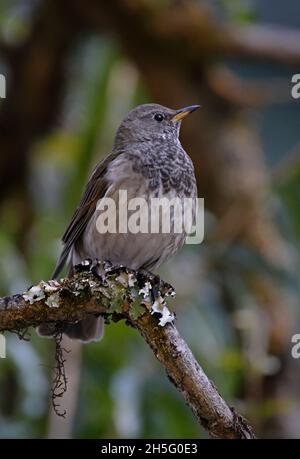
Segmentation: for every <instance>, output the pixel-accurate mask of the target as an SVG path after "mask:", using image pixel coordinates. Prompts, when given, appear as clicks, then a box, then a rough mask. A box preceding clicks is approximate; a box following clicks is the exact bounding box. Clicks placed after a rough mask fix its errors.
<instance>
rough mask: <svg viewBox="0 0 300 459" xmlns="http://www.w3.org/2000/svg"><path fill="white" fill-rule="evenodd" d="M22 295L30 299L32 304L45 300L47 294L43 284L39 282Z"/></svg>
mask: <svg viewBox="0 0 300 459" xmlns="http://www.w3.org/2000/svg"><path fill="white" fill-rule="evenodd" d="M22 296H23V298H24V300H25V301H29V303H30V304H33V303H35V302H36V301H40V300H43V299H44V298H45V296H46V295H45V292H44V290H43V289H42V287H41V285H40V284H38V285H34V286H33V287H31V288H30V289H29V290H27V292H25V293H23V295H22Z"/></svg>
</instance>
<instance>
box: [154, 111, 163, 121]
mask: <svg viewBox="0 0 300 459" xmlns="http://www.w3.org/2000/svg"><path fill="white" fill-rule="evenodd" d="M164 118H165V117H164V115H162V114H161V113H155V115H154V119H155V120H156V121H158V122H159V123H161V122H162V120H163V119H164Z"/></svg>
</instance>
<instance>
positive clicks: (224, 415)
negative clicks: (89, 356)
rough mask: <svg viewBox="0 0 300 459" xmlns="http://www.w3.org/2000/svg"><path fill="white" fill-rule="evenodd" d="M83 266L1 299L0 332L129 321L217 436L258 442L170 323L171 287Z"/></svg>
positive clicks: (155, 280)
mask: <svg viewBox="0 0 300 459" xmlns="http://www.w3.org/2000/svg"><path fill="white" fill-rule="evenodd" d="M79 266H80V270H81V271H82V272H80V271H79V272H77V273H76V274H75V276H74V277H73V278H70V279H68V278H67V279H62V280H61V281H60V282H57V281H48V282H44V281H41V282H40V283H39V284H38V285H36V286H33V287H31V288H30V289H29V290H28V291H27V292H25V293H23V294H18V295H13V296H8V297H4V298H1V299H0V331H7V330H21V329H23V328H26V327H28V326H37V325H39V324H41V323H45V322H58V323H61V322H76V321H78V320H81V319H83V318H85V317H86V316H87V315H88V314H102V315H104V316H105V317H106V319H107V321H110V320H113V321H117V320H120V319H125V320H126V321H127V323H128V324H129V325H131V326H133V327H135V328H136V329H137V330H138V331H139V332H140V334H141V335H142V336H143V338H144V339H145V340H146V342H147V343H148V344H149V346H150V347H151V349H152V351H153V352H154V354H155V356H156V358H157V359H158V360H159V361H160V362H161V363H162V365H163V366H164V367H165V370H166V372H167V375H168V377H169V379H170V381H171V382H172V383H173V384H174V386H175V387H176V388H177V389H178V391H179V392H180V393H181V395H182V396H183V398H184V399H185V401H186V403H187V405H188V406H189V407H190V409H191V410H192V412H193V413H194V415H195V416H196V418H197V420H198V422H199V423H200V424H201V425H202V426H203V427H204V428H205V429H207V430H208V432H209V433H210V435H211V436H213V437H218V438H247V439H250V438H254V434H253V431H252V429H251V427H250V426H249V424H248V423H247V421H246V420H245V419H244V418H242V416H240V415H238V414H237V413H236V412H235V410H234V409H233V408H231V407H229V406H228V405H227V404H226V402H225V401H224V400H223V399H222V397H221V396H220V394H219V393H218V391H217V389H216V388H215V386H214V384H213V383H212V382H211V381H210V380H209V379H208V377H207V376H206V374H205V373H204V371H203V369H202V368H201V366H200V365H199V363H198V362H197V361H196V360H195V357H194V356H193V354H192V352H191V350H190V349H189V347H188V346H187V344H186V343H185V341H184V340H183V338H182V337H181V336H180V334H179V332H178V330H177V329H176V327H175V325H174V324H173V323H171V322H170V318H171V317H172V315H171V314H170V312H169V311H168V309H167V307H166V305H165V301H164V299H165V297H166V296H168V295H170V294H172V293H173V289H172V288H171V286H170V285H169V284H166V283H164V282H162V281H160V280H159V279H158V278H157V277H154V276H153V277H151V276H145V274H144V273H139V272H135V271H131V270H128V269H126V268H117V269H116V268H112V267H111V265H107V264H105V263H97V265H96V269H97V272H96V273H95V264H94V265H93V264H92V263H88V264H86V265H84V264H83V265H79ZM155 283H156V284H157V283H158V284H157V285H158V287H159V288H158V290H157V288H156V289H155V290H157V293H156V294H155V298H156V301H155V303H156V305H157V306H156V308H154V306H153V304H152V303H153V298H152V295H153V293H152V292H153V291H154V290H153V289H152V287H154V285H155ZM156 287H157V286H156ZM154 312H156V313H155V314H154ZM159 316H160V320H158V318H159ZM163 322H166V323H165V324H164V326H162V325H161V324H162V323H163Z"/></svg>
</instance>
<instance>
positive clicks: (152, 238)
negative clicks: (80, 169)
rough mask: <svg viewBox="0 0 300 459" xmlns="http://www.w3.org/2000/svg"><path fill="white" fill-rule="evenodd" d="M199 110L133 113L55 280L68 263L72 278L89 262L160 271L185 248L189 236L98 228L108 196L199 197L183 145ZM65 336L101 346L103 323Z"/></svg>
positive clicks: (71, 232)
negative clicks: (186, 123) (185, 126)
mask: <svg viewBox="0 0 300 459" xmlns="http://www.w3.org/2000/svg"><path fill="white" fill-rule="evenodd" d="M197 108H199V105H191V106H188V107H185V108H182V109H180V110H172V109H169V108H166V107H163V106H162V105H158V104H144V105H140V106H138V107H136V108H134V109H133V110H131V111H130V112H129V113H128V114H127V116H126V117H125V118H124V120H123V122H122V123H121V125H120V127H119V128H118V130H117V133H116V136H115V142H114V146H113V150H112V153H111V154H110V155H109V156H107V157H106V158H105V159H104V160H103V161H101V162H100V163H99V164H98V165H97V166H96V167H95V169H94V171H93V172H92V174H91V176H90V179H89V181H88V184H87V186H86V189H85V192H84V194H83V197H82V199H81V201H80V203H79V206H78V207H77V209H76V210H75V213H74V215H73V217H72V219H71V222H70V224H69V226H68V227H67V229H66V231H65V234H64V236H63V239H62V240H63V243H64V247H63V250H62V253H61V255H60V258H59V260H58V263H57V265H56V268H55V271H54V273H53V279H55V278H57V276H58V275H59V274H60V273H61V271H62V269H63V268H64V266H65V264H66V263H67V262H68V260H70V274H69V275H72V268H73V266H75V265H76V264H78V263H80V262H81V261H83V260H84V259H86V258H91V259H98V260H103V261H104V260H109V261H110V262H111V263H112V264H118V265H120V264H121V265H123V266H126V267H128V268H131V269H135V270H138V269H146V270H155V269H157V268H158V267H159V266H160V265H161V264H162V263H163V262H165V261H166V260H167V259H168V258H170V257H171V256H172V255H173V254H174V253H175V252H176V251H177V250H178V249H179V248H180V247H181V246H182V245H183V244H184V242H185V239H186V233H185V232H182V233H181V234H178V233H175V232H174V231H173V232H172V231H170V232H169V233H162V231H159V232H158V233H155V234H153V233H151V232H149V233H132V232H126V233H120V232H116V233H112V232H107V233H105V234H101V233H100V232H99V231H98V228H97V224H96V223H97V218H98V216H99V211H98V205H99V202H101V200H102V199H103V198H104V197H111V198H112V199H114V200H115V202H117V201H118V191H119V190H126V192H127V197H128V200H129V199H131V198H136V197H143V198H145V199H146V200H147V201H150V199H151V198H152V197H155V198H160V197H167V198H169V199H172V198H174V197H178V198H185V197H189V198H196V196H197V188H196V179H195V174H194V167H193V163H192V161H191V159H190V157H189V156H188V155H187V153H186V152H185V150H184V149H183V147H182V146H181V143H180V141H179V130H180V125H181V121H182V120H183V119H184V118H185V117H186V116H187V115H188V114H190V113H191V112H193V111H195V110H196V109H197ZM117 204H118V202H117ZM54 325H55V324H42V325H40V326H39V328H38V332H39V334H40V335H42V336H51V335H53V334H54ZM62 331H63V333H65V334H66V335H67V336H69V337H70V338H72V339H77V340H80V341H82V342H89V341H98V340H100V339H101V337H102V335H103V318H102V317H90V318H87V319H84V320H82V321H80V322H78V323H75V324H68V323H66V324H63V328H62Z"/></svg>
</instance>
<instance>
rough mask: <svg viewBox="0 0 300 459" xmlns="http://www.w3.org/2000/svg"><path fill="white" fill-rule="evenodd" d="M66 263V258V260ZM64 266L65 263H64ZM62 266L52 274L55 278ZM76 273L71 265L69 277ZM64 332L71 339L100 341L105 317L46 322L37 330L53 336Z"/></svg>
mask: <svg viewBox="0 0 300 459" xmlns="http://www.w3.org/2000/svg"><path fill="white" fill-rule="evenodd" d="M64 263H65V260H64ZM62 266H63V265H62ZM61 269H62V267H61V266H60V264H59V265H58V267H56V269H55V273H54V275H53V276H52V278H53V279H55V278H56V277H57V275H58V274H59V272H60V271H61ZM73 274H74V270H73V266H72V265H71V266H70V270H69V273H68V277H72V276H73ZM58 331H59V333H64V334H65V335H67V336H68V337H69V338H71V339H76V340H78V341H82V342H83V343H89V342H91V341H100V340H101V338H102V337H103V332H104V319H103V317H96V316H91V317H88V318H86V319H83V320H80V321H79V322H77V323H75V324H70V323H67V322H63V323H60V324H56V323H44V324H41V325H39V326H38V327H37V332H38V334H39V335H40V336H43V337H48V338H51V337H52V336H54V335H55V334H56V333H57V332H58Z"/></svg>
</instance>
